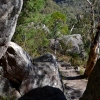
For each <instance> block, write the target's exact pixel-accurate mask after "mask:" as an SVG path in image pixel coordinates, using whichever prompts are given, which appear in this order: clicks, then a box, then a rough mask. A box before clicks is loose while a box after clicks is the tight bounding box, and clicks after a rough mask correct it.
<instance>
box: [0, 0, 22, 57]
mask: <svg viewBox="0 0 100 100" xmlns="http://www.w3.org/2000/svg"><path fill="white" fill-rule="evenodd" d="M22 4H23V0H0V58H1V57H2V56H3V55H4V53H5V52H6V50H7V47H8V43H9V42H10V40H11V38H12V36H13V34H14V32H15V27H16V23H17V19H18V16H19V13H20V11H21V8H22Z"/></svg>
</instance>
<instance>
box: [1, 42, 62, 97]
mask: <svg viewBox="0 0 100 100" xmlns="http://www.w3.org/2000/svg"><path fill="white" fill-rule="evenodd" d="M0 65H1V66H2V67H3V70H4V77H6V78H7V79H8V80H9V82H10V85H11V86H12V87H13V88H15V89H16V90H17V92H18V91H19V92H20V94H21V95H25V94H26V93H28V92H29V91H31V90H33V89H36V88H39V87H41V88H42V87H45V86H50V87H52V88H53V87H55V88H57V89H60V91H63V86H62V83H61V78H60V75H59V71H58V66H59V65H58V64H57V62H56V58H55V56H54V55H52V54H50V53H47V54H44V55H42V56H40V57H38V58H36V59H34V60H32V58H31V57H30V56H29V55H28V54H27V53H26V52H25V51H24V50H23V49H22V48H21V47H20V46H18V45H17V44H15V43H13V42H10V43H9V46H8V49H7V51H6V53H5V55H4V56H3V57H2V59H1V60H0ZM45 92H46V91H45ZM47 92H48V91H47ZM40 94H41V93H40ZM44 95H45V94H44ZM30 98H31V97H30Z"/></svg>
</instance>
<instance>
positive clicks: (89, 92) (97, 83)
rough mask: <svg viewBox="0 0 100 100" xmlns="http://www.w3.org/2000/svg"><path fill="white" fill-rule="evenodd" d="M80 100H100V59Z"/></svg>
mask: <svg viewBox="0 0 100 100" xmlns="http://www.w3.org/2000/svg"><path fill="white" fill-rule="evenodd" d="M80 100H100V59H98V61H97V63H96V65H95V66H94V69H93V71H92V73H91V75H90V77H89V79H88V84H87V87H86V90H85V92H84V94H83V96H82V97H81V98H80Z"/></svg>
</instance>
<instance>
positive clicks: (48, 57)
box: [20, 53, 63, 94]
mask: <svg viewBox="0 0 100 100" xmlns="http://www.w3.org/2000/svg"><path fill="white" fill-rule="evenodd" d="M33 62H34V68H33V73H32V74H31V75H29V76H28V77H27V79H24V80H23V81H22V84H21V86H20V93H21V94H25V93H27V91H30V90H32V89H35V88H38V87H44V86H51V87H56V88H58V89H60V90H62V91H63V88H62V83H61V79H60V75H59V71H58V64H57V62H56V58H55V56H53V55H52V54H50V53H47V54H44V55H42V56H40V57H39V58H36V59H34V60H33Z"/></svg>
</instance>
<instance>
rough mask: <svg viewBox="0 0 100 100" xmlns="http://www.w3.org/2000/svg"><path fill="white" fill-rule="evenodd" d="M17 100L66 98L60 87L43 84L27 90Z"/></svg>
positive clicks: (64, 99) (56, 99)
mask: <svg viewBox="0 0 100 100" xmlns="http://www.w3.org/2000/svg"><path fill="white" fill-rule="evenodd" d="M18 100H66V98H65V96H64V94H63V92H62V91H61V90H60V89H58V88H54V87H51V86H45V87H42V88H41V87H39V88H36V89H33V90H31V91H29V92H28V93H26V94H25V95H23V96H22V97H21V98H19V99H18Z"/></svg>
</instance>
